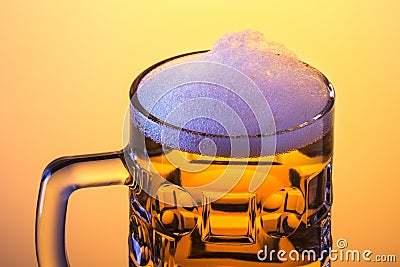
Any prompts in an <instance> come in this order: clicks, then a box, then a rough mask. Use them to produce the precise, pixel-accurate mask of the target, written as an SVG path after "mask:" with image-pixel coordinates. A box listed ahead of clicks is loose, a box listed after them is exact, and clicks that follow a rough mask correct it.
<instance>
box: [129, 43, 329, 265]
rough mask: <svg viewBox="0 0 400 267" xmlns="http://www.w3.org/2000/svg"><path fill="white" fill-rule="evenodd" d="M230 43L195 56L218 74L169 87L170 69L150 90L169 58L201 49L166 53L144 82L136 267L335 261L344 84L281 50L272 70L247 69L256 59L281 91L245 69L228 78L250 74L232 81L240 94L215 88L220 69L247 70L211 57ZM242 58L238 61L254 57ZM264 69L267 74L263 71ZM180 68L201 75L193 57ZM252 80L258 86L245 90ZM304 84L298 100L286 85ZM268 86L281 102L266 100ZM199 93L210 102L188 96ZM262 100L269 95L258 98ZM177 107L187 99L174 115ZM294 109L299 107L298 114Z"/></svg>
mask: <svg viewBox="0 0 400 267" xmlns="http://www.w3.org/2000/svg"><path fill="white" fill-rule="evenodd" d="M247 37H248V36H247ZM250 37H251V36H250ZM235 38H237V37H235ZM252 38H253V39H254V40H256V41H255V42H256V44H254V43H252V42H250V43H249V44H247V45H248V46H249V47H251V48H254V47H257V45H259V43H257V42H258V41H259V40H258V37H257V36H256V37H254V36H253V37H252ZM235 40H236V39H235ZM229 41H230V43H234V42H232V40H229ZM220 47H221V45H220V44H218V43H217V44H216V45H215V46H214V48H213V49H214V50H211V52H208V53H204V52H202V53H200V58H201V60H199V61H198V63H197V65H190V66H186V67H187V68H188V69H191V70H193V69H196V66H199V64H200V67H198V68H197V69H196V70H195V72H196V73H197V72H202V71H204V70H205V69H206V72H207V69H208V70H209V69H210V68H215V69H213V70H212V71H208V72H207V73H206V75H204V76H206V77H207V79H210V80H211V81H212V82H209V83H205V84H201V85H191V84H189V85H187V84H188V83H187V81H185V82H182V81H181V84H184V85H183V86H181V84H179V86H181V87H179V86H172V87H173V88H174V89H173V90H171V89H170V88H167V89H165V90H164V89H163V90H164V91H162V90H161V89H159V88H158V87H160V88H162V87H163V86H165V85H164V83H165V84H168V86H171V84H173V83H170V81H169V80H168V79H169V78H168V77H171V75H169V76H165V75H164V76H163V78H162V79H160V81H161V82H159V83H155V82H153V83H150V84H151V86H150V87H148V88H147V89H142V92H144V93H142V95H140V93H141V92H140V90H141V86H142V88H145V86H144V85H143V81H146V79H147V80H150V81H151V78H152V77H151V76H153V77H154V76H156V75H157V74H159V73H161V74H162V69H164V70H165V69H166V70H167V71H168V68H167V67H165V66H167V65H169V66H171V65H172V66H174V64H176V66H178V67H179V64H178V63H182V62H183V63H188V62H189V63H191V60H192V58H196V57H198V55H197V53H195V54H194V55H184V56H183V57H178V58H173V59H172V60H170V61H166V62H162V63H163V64H161V65H160V64H157V65H155V66H153V68H151V69H149V70H147V71H145V72H144V73H143V74H142V75H140V76H139V77H138V79H137V80H136V81H135V82H134V84H133V87H132V89H131V97H132V106H131V121H132V123H131V132H130V136H131V139H130V144H129V147H128V149H127V150H126V151H125V159H126V160H127V165H128V167H129V168H130V172H131V173H134V175H133V176H134V177H133V182H132V185H131V187H130V199H131V217H130V237H129V245H130V249H129V250H130V266H261V265H262V266H329V264H330V262H329V256H328V252H329V249H330V248H331V232H330V207H331V204H332V149H333V104H334V93H333V89H332V87H331V85H330V84H329V82H328V81H327V80H326V78H325V77H324V76H323V75H322V74H320V73H319V72H318V71H316V70H315V69H313V68H311V67H309V66H308V65H307V64H305V63H302V62H300V61H299V60H297V59H294V58H292V57H291V55H289V54H285V53H286V52H285V51H283V50H282V51H283V52H282V51H281V50H279V51H278V52H276V51H274V52H273V53H271V55H269V54H268V55H269V56H270V57H273V58H277V60H278V61H277V62H278V63H279V64H277V62H273V64H272V63H268V64H269V67H268V71H266V70H265V69H261V70H260V69H257V68H259V66H261V65H262V64H261V65H260V64H259V63H257V64H258V65H257V64H254V60H255V61H257V60H258V59H254V60H253V61H251V62H252V63H251V64H252V65H250V63H249V64H247V63H246V64H247V65H246V66H245V67H243V68H241V69H240V68H239V69H240V71H243V73H244V74H247V75H249V73H250V74H251V73H253V72H252V69H251V68H253V67H254V69H255V70H256V71H255V72H254V73H256V74H254V75H253V76H252V78H253V80H254V81H255V84H257V85H258V86H260V85H261V86H264V85H265V86H266V87H268V88H273V89H271V90H270V89H268V90H270V91H273V93H274V94H276V96H271V92H266V91H265V89H263V88H262V89H260V90H259V91H257V90H255V91H254V92H252V93H251V94H246V93H247V91H248V90H250V89H249V87H251V85H248V86H247V87H246V86H244V85H243V84H244V83H241V81H242V80H243V79H242V80H237V79H236V80H234V83H229V82H230V81H225V82H226V83H227V84H230V86H235V85H236V84H241V86H239V88H238V89H232V90H231V91H232V92H234V93H233V94H230V92H231V91H229V90H228V91H229V92H228V91H226V90H225V91H224V89H223V88H224V86H220V88H213V89H212V90H211V89H210V88H212V87H213V86H215V84H214V82H215V81H218V79H214V80H213V77H212V75H216V74H215V73H217V74H218V75H220V77H222V78H221V79H223V77H226V76H229V77H230V79H233V78H232V77H236V76H235V75H236V74H235V73H233V72H234V70H231V69H228V72H227V73H225V74H224V73H223V72H224V71H225V70H224V69H223V68H221V66H220V65H204V60H209V58H208V57H211V58H212V57H213V53H215V50H218V49H220ZM239 47H240V46H239ZM257 49H258V48H257ZM280 49H281V48H280ZM232 50H234V49H230V52H231V51H232ZM213 51H214V52H213ZM221 51H222V52H220V54H223V53H224V51H225V50H221ZM267 53H269V52H267ZM210 54H211V56H210ZM186 57H188V58H190V59H189V60H186V59H185V58H186ZM182 58H183V60H182ZM215 58H220V57H214V59H215ZM234 58H235V60H236V61H235V64H238V62H239V63H240V62H241V61H240V60H243V59H240V60H239V61H237V57H234ZM185 60H186V61H185ZM175 61H176V62H178V63H174V62H175ZM171 62H172V63H171ZM223 63H225V62H223ZM262 63H263V64H264V61H263V62H262ZM201 64H203V65H201ZM218 64H219V63H218ZM229 64H231V65H232V62H230V63H229ZM229 64H228V65H229ZM271 66H272V67H271ZM277 66H278V67H277ZM285 66H289V67H287V68H288V69H287V70H286V69H285V68H286V67H285ZM183 67H185V66H183ZM250 67H251V68H250ZM225 68H226V67H225ZM160 69H161V70H160ZM217 69H218V70H217ZM293 69H294V70H295V71H293V72H292V70H293ZM249 70H250V71H249ZM277 70H278V71H277ZM182 71H183V72H184V74H183V75H182ZM260 72H262V73H263V77H261V78H263V79H264V80H266V81H267V82H264V80H262V79H261V78H260V77H258V76H257V75H258V74H257V73H260ZM176 73H181V75H182V76H190V75H192V74H190V73H189V74H188V73H186V72H185V69H183V68H182V69H180V70H179V71H177V72H176ZM210 73H211V74H210ZM221 73H222V74H221ZM232 73H233V74H232ZM271 73H272V74H271ZM299 73H300V74H299ZM174 75H176V74H174ZM210 75H211V76H210ZM218 75H217V76H218ZM217 76H216V77H217ZM267 76H268V77H267ZM269 76H272V78H271V77H269ZM289 76H290V77H292V76H293V77H295V78H293V82H292V81H290V82H286V80H284V79H287V77H289ZM193 77H195V76H193ZM193 77H192V78H191V79H193ZM210 77H211V78H210ZM282 77H283V78H282ZM310 77H311V78H310ZM217 78H218V77H217ZM172 79H175V78H172ZM282 79H283V80H282ZM282 81H283V82H282ZM221 83H222V82H221ZM185 86H186V87H187V88H185ZM196 86H197V87H196ZM244 87H245V88H246V90H247V91H241V90H243V88H244ZM292 87H293V88H296V90H297V89H298V88H300V87H301V88H300V89H301V90H302V91H301V92H293V97H294V98H298V99H297V100H295V101H293V102H297V104H296V103H295V104H293V105H292V104H291V103H292V102H291V101H292V100H290V99H289V96H290V95H291V94H292V93H291V92H289V95H281V96H279V94H284V93H281V92H279V91H277V89H275V88H281V89H279V90H281V91H284V90H286V89H287V88H289V89H290V90H292V89H291V88H292ZM228 89H230V88H228ZM289 89H288V90H289ZM174 90H175V91H174ZM274 90H275V91H276V92H274ZM290 90H289V91H290ZM292 91H295V90H294V89H293V90H292ZM171 92H172V93H171ZM199 92H200V93H199ZM216 92H218V93H216ZM258 92H261V94H260V96H258V95H257V93H258ZM157 95H161V97H159V98H155V96H157ZM221 95H223V96H221ZM246 97H247V98H248V97H250V98H251V99H250V100H249V99H246ZM264 97H265V98H266V102H267V103H266V104H265V105H266V106H269V105H270V103H271V107H270V109H266V108H262V109H257V108H259V107H260V106H263V104H262V103H263V102H262V101H263V100H265V99H263V98H264ZM271 97H276V98H274V99H271ZM279 97H281V99H280V98H279ZM202 98H207V100H208V102H204V103H205V104H204V103H203V102H201V101H200V100H202ZM149 99H150V100H149ZM193 99H200V100H199V101H200V102H201V103H200V102H196V105H197V106H190V107H191V108H187V107H185V106H184V104H185V103H186V102H190V101H191V100H193ZM210 99H211V100H210ZM242 99H244V101H242V102H240V101H241V100H242ZM254 99H255V100H256V101H259V99H261V102H251V101H253V100H254ZM276 99H278V100H276ZM307 99H309V101H310V103H311V104H310V103H308V102H307V101H308V100H307ZM214 100H218V101H214ZM146 101H147V102H149V103H150V102H151V101H154V103H150V104H149V103H147V104H146ZM283 101H286V104H285V103H284V104H283V105H282V103H283ZM211 103H212V104H211ZM218 103H223V105H228V106H229V108H228V109H226V110H233V111H234V112H235V113H237V114H239V115H238V116H237V117H238V118H239V120H240V121H241V123H242V125H241V126H243V127H242V129H244V131H240V130H238V129H239V128H240V127H239V126H240V125H238V123H237V122H234V123H232V121H233V120H234V119H235V118H236V117H235V116H231V117H229V115H227V117H226V118H225V117H224V116H226V113H225V112H223V111H222V110H224V109H223V108H221V109H219V108H216V106H218V105H217V104H218ZM249 103H250V104H249ZM253 103H255V104H254V105H253ZM260 103H261V104H260ZM299 103H300V104H299ZM246 104H248V106H249V107H250V109H249V111H251V112H248V111H247V110H246V107H247V106H246ZM310 105H311V107H310ZM175 108H176V109H178V108H181V110H180V111H179V112H176V113H177V115H175V117H173V116H172V117H173V119H172V120H170V121H168V119H170V118H169V117H168V114H172V113H173V112H174V109H175ZM290 109H293V110H295V112H294V113H293V114H295V115H291V116H289V115H288V114H289V113H290V111H291V110H290ZM192 110H194V111H192ZM198 110H200V112H199V111H198ZM210 110H212V112H210ZM303 110H305V111H304V112H303ZM196 112H197V113H196ZM201 112H203V113H201ZM257 112H259V113H257ZM188 113H190V114H189V116H188ZM214 113H217V114H218V115H217V116H214ZM199 114H200V115H199ZM204 114H206V115H204ZM187 116H188V117H187ZM190 116H192V117H190ZM257 116H258V117H257ZM210 117H211V119H210ZM182 118H184V119H182ZM187 118H188V119H187ZM260 118H261V120H260ZM271 121H272V123H273V125H272V124H271ZM221 125H222V127H220V126H221ZM271 125H272V126H273V127H271ZM226 129H227V130H226ZM225 130H226V131H225ZM232 132H233V134H232ZM242 139H243V140H244V141H243V140H242ZM243 144H245V145H243ZM238 148H239V149H238ZM272 150H273V151H272ZM279 251H283V252H279ZM278 252H279V253H278Z"/></svg>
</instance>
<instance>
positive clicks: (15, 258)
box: [0, 0, 400, 267]
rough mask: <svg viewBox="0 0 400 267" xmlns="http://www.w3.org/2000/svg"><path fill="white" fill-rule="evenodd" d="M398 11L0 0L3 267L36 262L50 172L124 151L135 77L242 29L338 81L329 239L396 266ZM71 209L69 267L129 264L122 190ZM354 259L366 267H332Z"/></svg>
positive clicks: (315, 5)
mask: <svg viewBox="0 0 400 267" xmlns="http://www.w3.org/2000/svg"><path fill="white" fill-rule="evenodd" d="M399 12H400V2H399V1H377V0H375V1H330V2H328V1H254V0H246V1H211V0H210V1H141V2H139V1H121V0H116V1H111V0H108V1H89V0H86V1H76V0H73V1H54V0H52V1H49V0H46V1H45V0H38V1H21V0H13V1H11V0H8V1H7V0H6V1H1V2H0V34H1V35H0V36H1V37H0V90H1V91H0V92H1V96H0V125H1V128H0V134H1V138H0V164H1V165H0V168H1V169H0V179H1V188H0V203H1V210H0V212H1V213H0V214H1V217H0V246H1V247H0V265H1V266H5V267H14V266H15V267H21V266H24V267H29V266H36V262H35V252H34V216H35V208H36V198H37V191H38V186H39V180H40V176H41V172H42V170H43V168H44V167H45V166H46V164H47V163H48V162H50V161H51V160H52V159H54V158H56V157H59V156H63V155H74V154H83V153H92V152H101V151H110V150H117V149H119V148H121V145H122V144H121V143H122V141H121V139H122V137H121V133H122V122H123V117H124V112H125V109H126V107H127V104H128V102H129V99H128V89H129V86H130V83H131V82H132V80H133V78H134V77H135V76H136V75H137V74H138V73H139V72H140V71H141V70H143V69H144V68H146V67H147V66H149V65H150V64H152V63H155V62H157V61H159V60H161V59H164V58H166V57H170V56H172V55H175V54H179V53H183V52H188V51H193V50H199V49H207V48H210V46H211V44H212V43H213V42H214V40H216V38H217V37H218V36H220V35H221V34H223V33H225V32H231V31H237V30H242V29H246V28H254V29H258V30H260V31H262V32H263V33H264V34H265V35H266V36H267V38H268V39H271V40H276V41H279V42H281V43H283V44H285V45H286V47H288V48H289V49H291V50H293V51H295V52H296V53H297V54H298V55H299V56H300V58H302V59H303V60H305V61H306V62H308V63H310V64H311V65H313V66H315V67H317V68H318V69H319V70H321V71H322V72H323V73H325V74H326V75H327V77H328V78H329V79H330V80H331V82H332V83H333V84H334V86H335V89H336V93H337V101H336V130H335V133H336V136H335V159H334V211H333V228H332V229H333V235H334V238H335V239H336V240H337V239H338V238H340V237H344V238H346V239H347V241H348V243H349V248H351V249H361V250H363V249H370V250H372V251H373V252H374V253H376V254H378V253H381V254H396V255H397V258H398V262H400V230H399V229H400V227H399V221H398V220H399V218H400V216H399V213H400V208H399V204H398V203H399V199H400V193H399V192H400V172H399V167H400V166H399V165H400V161H399V151H400V146H399V142H398V137H399V130H400V123H399V121H400V120H399V114H400V112H399V111H398V108H399V106H400V101H399V98H400V80H399V76H400V53H399V48H400V29H399V27H400V19H399V15H398V14H399ZM69 208H70V209H69V212H68V220H67V249H68V251H69V258H70V262H71V265H72V266H73V267H79V266H82V267H87V266H97V267H101V266H107V267H109V266H127V256H128V250H127V233H128V228H127V227H128V225H127V224H128V201H127V191H126V189H125V188H122V187H116V188H102V189H85V190H82V191H81V192H77V193H74V195H73V196H72V199H71V202H70V206H69ZM397 264H398V263H397ZM349 265H351V266H366V264H365V263H364V264H363V263H361V264H354V263H342V262H338V263H335V264H334V265H333V266H349ZM368 265H371V266H397V265H396V264H388V263H387V264H372V263H370V264H367V266H368Z"/></svg>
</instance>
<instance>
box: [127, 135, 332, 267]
mask: <svg viewBox="0 0 400 267" xmlns="http://www.w3.org/2000/svg"><path fill="white" fill-rule="evenodd" d="M149 142H151V141H149ZM154 145H155V144H154V143H153V144H152V147H153V150H154ZM169 153H171V154H174V153H177V154H181V153H183V154H184V157H185V158H187V159H188V160H189V161H190V164H194V165H196V166H195V168H199V166H198V165H200V166H201V165H204V170H203V171H201V172H197V173H191V172H186V171H180V168H179V166H174V165H172V164H169V163H168V162H169V159H167V158H166V156H165V155H164V154H155V155H153V156H150V157H151V162H152V164H153V167H154V168H155V169H156V172H155V173H158V174H159V175H161V176H162V177H163V178H164V179H165V180H167V181H169V182H170V183H171V184H170V185H167V186H166V188H165V189H164V190H165V192H166V194H167V195H170V194H168V193H171V192H172V194H174V193H175V196H176V198H178V199H175V201H176V203H175V204H174V203H168V204H163V203H160V202H161V201H162V200H163V199H162V196H161V193H160V192H159V194H158V196H157V197H156V198H154V197H152V196H149V194H148V193H147V192H145V191H144V190H140V189H138V188H136V189H135V188H131V190H130V194H131V209H132V211H131V219H130V220H131V226H130V227H131V228H130V229H131V236H130V245H131V249H130V250H131V251H133V253H131V258H130V261H131V266H147V264H149V266H153V265H154V266H259V265H260V264H261V263H263V264H264V265H265V262H268V263H271V264H272V263H276V265H278V264H279V266H300V265H306V264H308V263H310V262H313V261H314V260H315V261H317V263H316V262H314V264H316V265H315V266H324V265H323V263H325V261H327V260H328V259H327V257H326V255H325V257H324V255H322V259H319V260H318V258H320V257H321V251H323V250H326V251H327V250H328V249H329V247H330V246H331V236H330V235H331V234H330V215H329V211H330V205H331V203H332V195H331V187H332V183H331V170H332V165H331V161H332V131H329V132H328V133H327V134H325V135H324V136H323V137H322V138H321V139H319V140H317V141H316V142H314V143H312V144H309V145H307V146H304V147H302V148H298V149H295V150H292V151H289V152H287V153H282V154H278V155H275V156H267V157H259V158H251V159H249V162H247V164H243V163H242V162H243V159H240V158H224V157H216V158H214V159H212V161H211V162H208V161H207V160H204V159H203V160H202V161H199V160H198V158H199V155H197V154H192V153H187V152H181V151H177V150H172V151H169ZM228 163H234V165H233V166H234V168H237V169H239V170H236V171H237V172H238V173H239V175H240V177H241V179H240V181H239V183H238V184H237V185H235V186H234V187H233V188H232V190H231V191H230V192H229V193H228V194H226V195H225V196H223V197H221V198H220V199H218V200H216V201H214V202H211V203H207V201H206V199H207V195H206V194H205V196H204V201H203V202H206V203H199V204H200V205H196V204H197V203H195V201H194V200H193V198H192V197H191V196H190V195H189V194H188V193H186V192H184V191H182V190H181V188H185V187H194V186H199V185H200V184H202V183H203V184H205V183H209V182H210V179H214V178H216V177H218V176H219V175H220V174H221V173H223V172H224V171H226V168H227V166H228V165H227V164H228ZM137 164H138V165H137V166H136V168H137V170H138V172H139V173H141V175H143V176H144V177H145V178H146V177H151V176H152V175H151V174H150V173H147V176H146V174H145V173H146V171H145V170H143V169H141V168H140V162H138V163H137ZM258 164H270V165H271V168H270V171H269V173H268V176H267V177H266V178H265V181H264V182H263V184H261V185H260V187H259V188H258V189H257V190H255V191H254V192H251V193H249V192H248V188H249V183H250V182H251V179H252V177H253V175H254V169H255V168H256V167H257V166H258ZM243 170H244V173H243ZM146 182H150V181H148V180H147V181H146ZM141 186H144V185H143V184H141ZM137 190H139V193H137V192H138V191H137ZM161 192H162V190H161ZM303 196H304V198H303ZM182 203H185V204H186V205H185V206H183V207H182ZM191 203H192V206H190V204H191ZM145 210H147V211H145ZM149 211H150V212H149ZM265 245H267V246H268V250H269V251H272V250H275V251H278V250H280V249H282V250H285V251H287V252H288V253H289V251H291V250H297V251H299V252H300V254H301V252H302V251H303V250H313V251H315V253H316V254H315V255H317V257H316V258H315V259H310V260H304V261H299V262H291V261H290V260H288V262H282V261H279V260H278V259H277V258H276V256H275V257H274V256H273V257H271V258H268V259H267V260H268V261H264V262H262V261H260V260H259V259H258V258H257V252H258V251H259V250H262V249H263V248H264V246H265ZM150 251H153V253H154V254H153V255H150ZM135 252H136V253H138V254H136V255H135V254H134V253H135ZM152 261H153V262H152ZM134 262H135V263H134ZM267 266H275V265H267ZM313 266H314V265H313Z"/></svg>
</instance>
